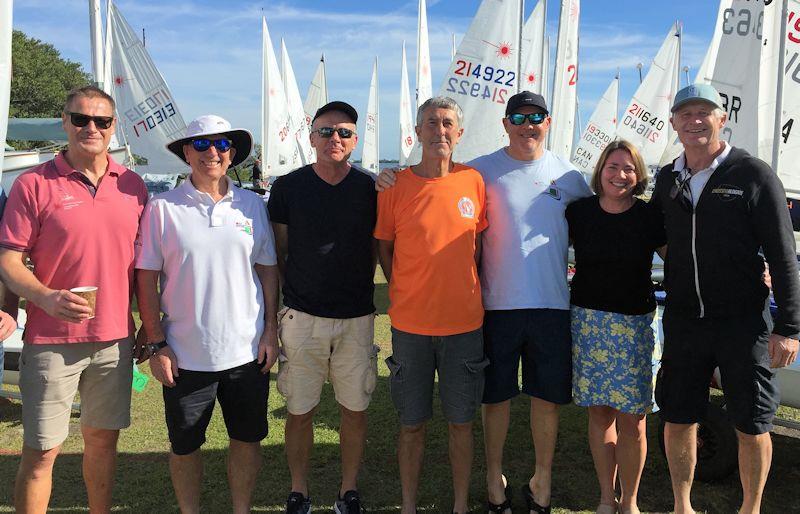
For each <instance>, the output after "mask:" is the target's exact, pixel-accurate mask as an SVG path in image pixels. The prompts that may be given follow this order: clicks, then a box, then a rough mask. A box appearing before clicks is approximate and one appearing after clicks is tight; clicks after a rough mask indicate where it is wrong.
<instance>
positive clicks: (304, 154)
mask: <svg viewBox="0 0 800 514" xmlns="http://www.w3.org/2000/svg"><path fill="white" fill-rule="evenodd" d="M281 80H282V81H283V88H284V89H283V90H284V93H285V94H286V102H287V104H288V105H287V107H288V109H289V116H291V118H292V126H293V127H294V129H295V130H294V134H293V137H294V139H295V142H296V144H297V151H298V153H299V155H300V162H301V163H302V164H303V165H305V164H310V163H312V162H315V161H316V160H317V156H316V153H315V152H314V149H313V148H312V147H311V138H310V137H309V128H308V124H307V123H306V113H305V111H304V110H303V103H302V100H300V89H299V88H298V87H297V80H295V77H294V70H293V69H292V61H291V60H289V52H288V50H286V43H285V42H284V41H283V38H281Z"/></svg>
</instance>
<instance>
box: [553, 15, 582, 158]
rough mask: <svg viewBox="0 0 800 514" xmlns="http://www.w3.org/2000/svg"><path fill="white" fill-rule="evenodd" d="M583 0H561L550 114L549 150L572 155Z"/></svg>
mask: <svg viewBox="0 0 800 514" xmlns="http://www.w3.org/2000/svg"><path fill="white" fill-rule="evenodd" d="M580 9H581V6H580V0H561V15H560V17H559V21H558V47H557V48H556V71H555V78H554V82H553V103H552V105H551V106H550V116H551V117H552V119H553V122H552V125H551V126H550V136H549V137H550V151H551V152H553V153H554V154H556V155H558V156H560V157H563V158H564V159H569V158H570V157H572V140H573V137H574V135H575V113H576V112H577V98H578V24H579V21H580Z"/></svg>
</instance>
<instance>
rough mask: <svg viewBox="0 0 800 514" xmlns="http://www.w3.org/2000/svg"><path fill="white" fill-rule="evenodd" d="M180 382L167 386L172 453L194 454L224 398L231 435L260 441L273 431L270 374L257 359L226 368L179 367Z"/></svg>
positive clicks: (241, 438)
mask: <svg viewBox="0 0 800 514" xmlns="http://www.w3.org/2000/svg"><path fill="white" fill-rule="evenodd" d="M175 383H176V385H175V387H166V386H164V387H163V394H164V411H165V413H166V419H167V431H168V432H169V442H170V444H171V445H172V453H174V454H175V455H188V454H190V453H192V452H194V451H195V450H197V449H199V448H200V447H201V446H202V445H203V443H204V442H205V441H206V428H208V422H209V421H210V420H211V413H212V412H214V403H215V402H216V401H217V400H219V405H220V407H222V417H223V418H224V419H225V427H226V428H227V429H228V437H230V438H231V439H235V440H237V441H242V442H245V443H256V442H259V441H261V440H262V439H264V438H265V437H267V410H268V407H267V400H268V394H269V374H263V373H261V369H260V367H259V366H258V363H256V361H253V362H248V363H247V364H242V365H241V366H237V367H235V368H231V369H226V370H223V371H189V370H185V369H179V370H178V377H177V378H176V379H175Z"/></svg>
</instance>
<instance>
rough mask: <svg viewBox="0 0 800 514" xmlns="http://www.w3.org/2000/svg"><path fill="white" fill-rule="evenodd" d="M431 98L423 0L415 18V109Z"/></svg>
mask: <svg viewBox="0 0 800 514" xmlns="http://www.w3.org/2000/svg"><path fill="white" fill-rule="evenodd" d="M431 96H433V86H432V83H431V51H430V47H429V45H428V13H427V8H426V7H425V0H419V15H418V18H417V107H419V106H420V105H422V104H423V103H425V100H427V99H428V98H430V97H431Z"/></svg>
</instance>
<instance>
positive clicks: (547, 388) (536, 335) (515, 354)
mask: <svg viewBox="0 0 800 514" xmlns="http://www.w3.org/2000/svg"><path fill="white" fill-rule="evenodd" d="M483 338H484V341H485V352H486V356H487V357H489V367H487V368H486V387H485V388H484V391H483V403H500V402H504V401H506V400H508V399H511V398H513V397H515V396H517V395H519V392H520V388H519V379H518V373H519V364H520V360H521V361H522V392H523V393H525V394H527V395H529V396H534V397H536V398H540V399H542V400H545V401H548V402H552V403H556V404H560V405H563V404H567V403H569V402H571V401H572V333H571V328H570V315H569V311H568V310H560V309H515V310H497V311H486V314H485V315H484V317H483Z"/></svg>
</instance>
